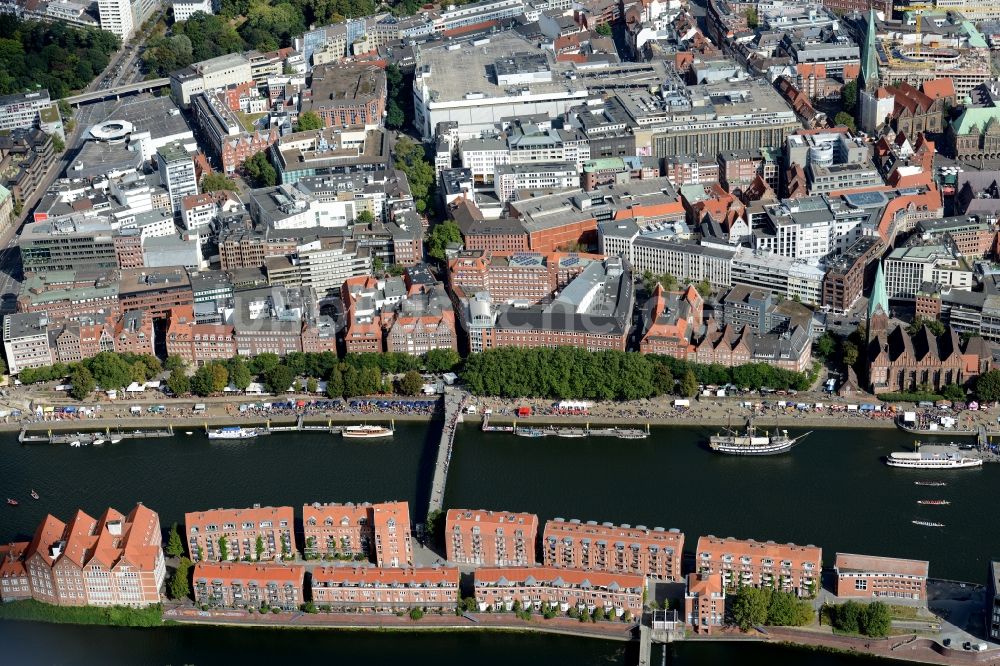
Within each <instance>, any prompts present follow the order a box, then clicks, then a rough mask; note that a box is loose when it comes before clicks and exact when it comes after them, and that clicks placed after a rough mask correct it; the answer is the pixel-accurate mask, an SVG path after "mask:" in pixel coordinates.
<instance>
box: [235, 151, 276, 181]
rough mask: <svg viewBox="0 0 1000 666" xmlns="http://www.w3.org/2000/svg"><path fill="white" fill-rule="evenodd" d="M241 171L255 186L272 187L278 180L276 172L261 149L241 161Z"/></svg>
mask: <svg viewBox="0 0 1000 666" xmlns="http://www.w3.org/2000/svg"><path fill="white" fill-rule="evenodd" d="M243 171H244V172H245V173H246V175H247V177H248V178H249V179H250V180H251V181H252V182H253V184H254V186H256V187H274V185H275V184H276V183H277V182H278V172H277V171H275V170H274V167H273V166H271V163H270V162H269V161H268V160H267V154H266V153H265V152H264V151H263V150H262V151H260V152H259V153H256V154H254V155H253V156H252V157H250V158H249V159H247V160H246V161H245V162H244V163H243Z"/></svg>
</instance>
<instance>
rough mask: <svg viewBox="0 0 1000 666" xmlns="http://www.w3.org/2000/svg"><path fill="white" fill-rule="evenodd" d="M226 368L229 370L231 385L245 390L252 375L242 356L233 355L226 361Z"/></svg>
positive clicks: (251, 379)
mask: <svg viewBox="0 0 1000 666" xmlns="http://www.w3.org/2000/svg"><path fill="white" fill-rule="evenodd" d="M226 369H227V370H228V371H229V381H230V382H231V383H232V385H233V386H235V387H236V388H237V389H239V390H240V391H246V390H247V387H248V386H250V382H251V381H253V376H252V375H251V374H250V368H248V367H247V362H246V361H244V360H243V357H242V356H234V357H233V358H231V359H229V360H228V361H226Z"/></svg>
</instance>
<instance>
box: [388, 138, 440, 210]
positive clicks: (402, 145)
mask: <svg viewBox="0 0 1000 666" xmlns="http://www.w3.org/2000/svg"><path fill="white" fill-rule="evenodd" d="M394 155H395V161H394V164H395V166H396V168H397V169H399V170H400V171H402V172H403V173H405V174H406V178H407V179H408V180H409V183H410V193H411V194H412V195H413V200H414V201H415V202H416V207H417V210H418V211H419V212H421V213H423V212H424V211H426V210H428V209H430V208H432V207H433V200H434V178H435V175H434V167H433V166H432V165H431V163H430V162H428V161H427V153H426V151H425V150H424V146H423V144H420V143H416V142H414V141H413V140H412V139H410V138H409V137H406V136H403V137H400V139H399V140H398V141H397V142H396V146H395V149H394Z"/></svg>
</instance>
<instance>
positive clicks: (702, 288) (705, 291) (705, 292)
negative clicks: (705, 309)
mask: <svg viewBox="0 0 1000 666" xmlns="http://www.w3.org/2000/svg"><path fill="white" fill-rule="evenodd" d="M694 288H695V289H697V290H698V293H699V294H701V297H702V298H708V297H709V296H711V295H712V285H711V284H709V282H708V280H702V281H701V282H699V283H698V284H696V285H695V286H694Z"/></svg>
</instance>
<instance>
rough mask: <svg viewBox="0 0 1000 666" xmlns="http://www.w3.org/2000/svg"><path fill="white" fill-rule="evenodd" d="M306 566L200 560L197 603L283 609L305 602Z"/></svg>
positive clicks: (196, 592)
mask: <svg viewBox="0 0 1000 666" xmlns="http://www.w3.org/2000/svg"><path fill="white" fill-rule="evenodd" d="M305 572H306V568H305V567H304V566H302V565H301V564H296V565H291V566H285V565H282V564H257V563H250V562H227V563H220V562H198V563H197V564H195V565H194V602H195V604H198V605H207V606H215V607H222V608H260V607H261V606H265V605H266V606H269V607H271V608H282V609H284V610H296V609H298V607H299V606H301V605H302V603H303V599H304V596H303V587H304V581H305Z"/></svg>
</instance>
